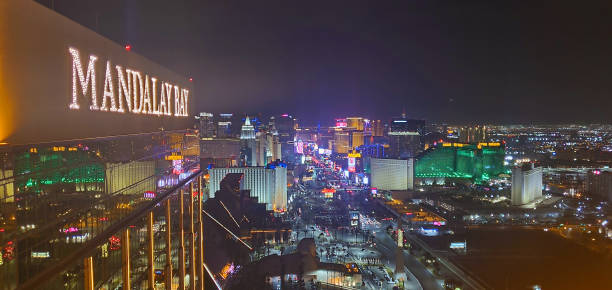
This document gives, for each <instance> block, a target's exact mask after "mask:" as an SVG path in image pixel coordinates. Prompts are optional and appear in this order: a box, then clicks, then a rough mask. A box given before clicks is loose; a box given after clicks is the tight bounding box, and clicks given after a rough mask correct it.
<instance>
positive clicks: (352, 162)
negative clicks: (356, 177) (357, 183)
mask: <svg viewBox="0 0 612 290" xmlns="http://www.w3.org/2000/svg"><path fill="white" fill-rule="evenodd" d="M348 171H349V172H355V158H354V157H349V158H348Z"/></svg>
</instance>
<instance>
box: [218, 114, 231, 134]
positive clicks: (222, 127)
mask: <svg viewBox="0 0 612 290" xmlns="http://www.w3.org/2000/svg"><path fill="white" fill-rule="evenodd" d="M232 119H233V114H219V115H217V120H216V123H217V138H230V137H234V136H232Z"/></svg>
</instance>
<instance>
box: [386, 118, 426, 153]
mask: <svg viewBox="0 0 612 290" xmlns="http://www.w3.org/2000/svg"><path fill="white" fill-rule="evenodd" d="M424 126H425V121H423V120H413V119H406V118H405V117H400V118H393V120H392V121H391V124H390V126H389V128H390V129H389V133H388V135H389V146H390V148H389V149H390V150H389V154H390V157H391V158H410V157H416V156H417V155H418V154H419V153H420V152H421V151H422V150H423V146H422V145H421V136H422V135H423V127H424Z"/></svg>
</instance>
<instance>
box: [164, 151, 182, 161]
mask: <svg viewBox="0 0 612 290" xmlns="http://www.w3.org/2000/svg"><path fill="white" fill-rule="evenodd" d="M164 159H166V160H168V161H174V160H183V155H177V154H176V153H172V154H171V155H168V156H166V157H164Z"/></svg>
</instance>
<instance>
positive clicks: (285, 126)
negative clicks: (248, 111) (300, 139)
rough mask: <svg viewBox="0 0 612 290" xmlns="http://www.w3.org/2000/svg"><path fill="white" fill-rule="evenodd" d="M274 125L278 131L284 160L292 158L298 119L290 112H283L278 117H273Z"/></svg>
mask: <svg viewBox="0 0 612 290" xmlns="http://www.w3.org/2000/svg"><path fill="white" fill-rule="evenodd" d="M270 121H271V122H273V124H274V127H275V128H276V130H277V132H278V140H279V142H280V146H281V154H282V156H281V157H282V158H281V159H282V160H290V159H291V157H292V156H293V153H294V152H293V150H294V146H293V142H294V139H295V127H296V124H297V123H296V120H295V118H294V117H293V116H291V115H289V114H283V115H280V116H277V117H272V118H271V120H270Z"/></svg>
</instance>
